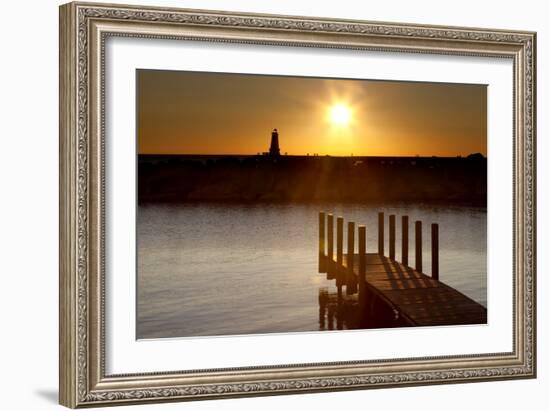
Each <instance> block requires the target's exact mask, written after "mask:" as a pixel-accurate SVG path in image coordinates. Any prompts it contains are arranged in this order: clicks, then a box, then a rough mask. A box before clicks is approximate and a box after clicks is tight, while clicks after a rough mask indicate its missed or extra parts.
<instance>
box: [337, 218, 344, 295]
mask: <svg viewBox="0 0 550 411" xmlns="http://www.w3.org/2000/svg"><path fill="white" fill-rule="evenodd" d="M343 256H344V219H343V218H342V217H338V218H337V219H336V285H337V286H338V288H339V289H340V287H342V285H343V284H344V273H343Z"/></svg>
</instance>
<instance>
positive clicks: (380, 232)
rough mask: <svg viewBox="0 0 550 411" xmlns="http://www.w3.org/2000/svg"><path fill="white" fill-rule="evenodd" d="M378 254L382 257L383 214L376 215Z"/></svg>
mask: <svg viewBox="0 0 550 411" xmlns="http://www.w3.org/2000/svg"><path fill="white" fill-rule="evenodd" d="M378 254H379V255H384V213H378Z"/></svg>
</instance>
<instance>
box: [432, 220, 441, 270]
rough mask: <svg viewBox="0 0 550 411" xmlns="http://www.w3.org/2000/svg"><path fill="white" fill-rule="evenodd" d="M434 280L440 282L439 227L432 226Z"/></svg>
mask: <svg viewBox="0 0 550 411" xmlns="http://www.w3.org/2000/svg"><path fill="white" fill-rule="evenodd" d="M432 278H433V279H434V280H439V225H438V224H432Z"/></svg>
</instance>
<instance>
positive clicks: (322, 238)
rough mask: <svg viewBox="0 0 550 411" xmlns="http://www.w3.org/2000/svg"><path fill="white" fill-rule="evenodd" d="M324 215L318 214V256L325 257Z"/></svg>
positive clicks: (322, 213)
mask: <svg viewBox="0 0 550 411" xmlns="http://www.w3.org/2000/svg"><path fill="white" fill-rule="evenodd" d="M325 234H326V229H325V213H324V212H323V211H321V212H320V213H319V255H322V256H324V255H325Z"/></svg>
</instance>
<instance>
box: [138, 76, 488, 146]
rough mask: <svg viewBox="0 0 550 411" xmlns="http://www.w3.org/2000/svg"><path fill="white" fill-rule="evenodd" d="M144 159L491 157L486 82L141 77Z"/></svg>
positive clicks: (140, 125)
mask: <svg viewBox="0 0 550 411" xmlns="http://www.w3.org/2000/svg"><path fill="white" fill-rule="evenodd" d="M137 86H138V87H137V96H138V97H137V99H138V101H137V115H138V151H139V153H140V154H256V153H259V152H264V151H267V150H268V148H269V142H270V139H271V131H272V129H273V128H277V129H278V130H279V142H280V146H281V153H285V152H286V153H288V154H289V155H305V154H307V153H309V154H310V155H311V154H314V153H316V154H319V155H325V154H328V155H334V156H347V155H350V154H353V155H355V156H363V155H372V156H414V155H420V156H457V155H462V156H465V155H468V154H471V153H477V152H480V153H482V154H484V155H487V88H486V86H484V85H462V84H460V85H453V84H436V83H413V82H389V81H369V80H339V79H336V80H335V79H319V78H308V77H282V76H263V75H261V76H260V75H241V74H217V73H197V72H179V71H156V70H138V72H137Z"/></svg>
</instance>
